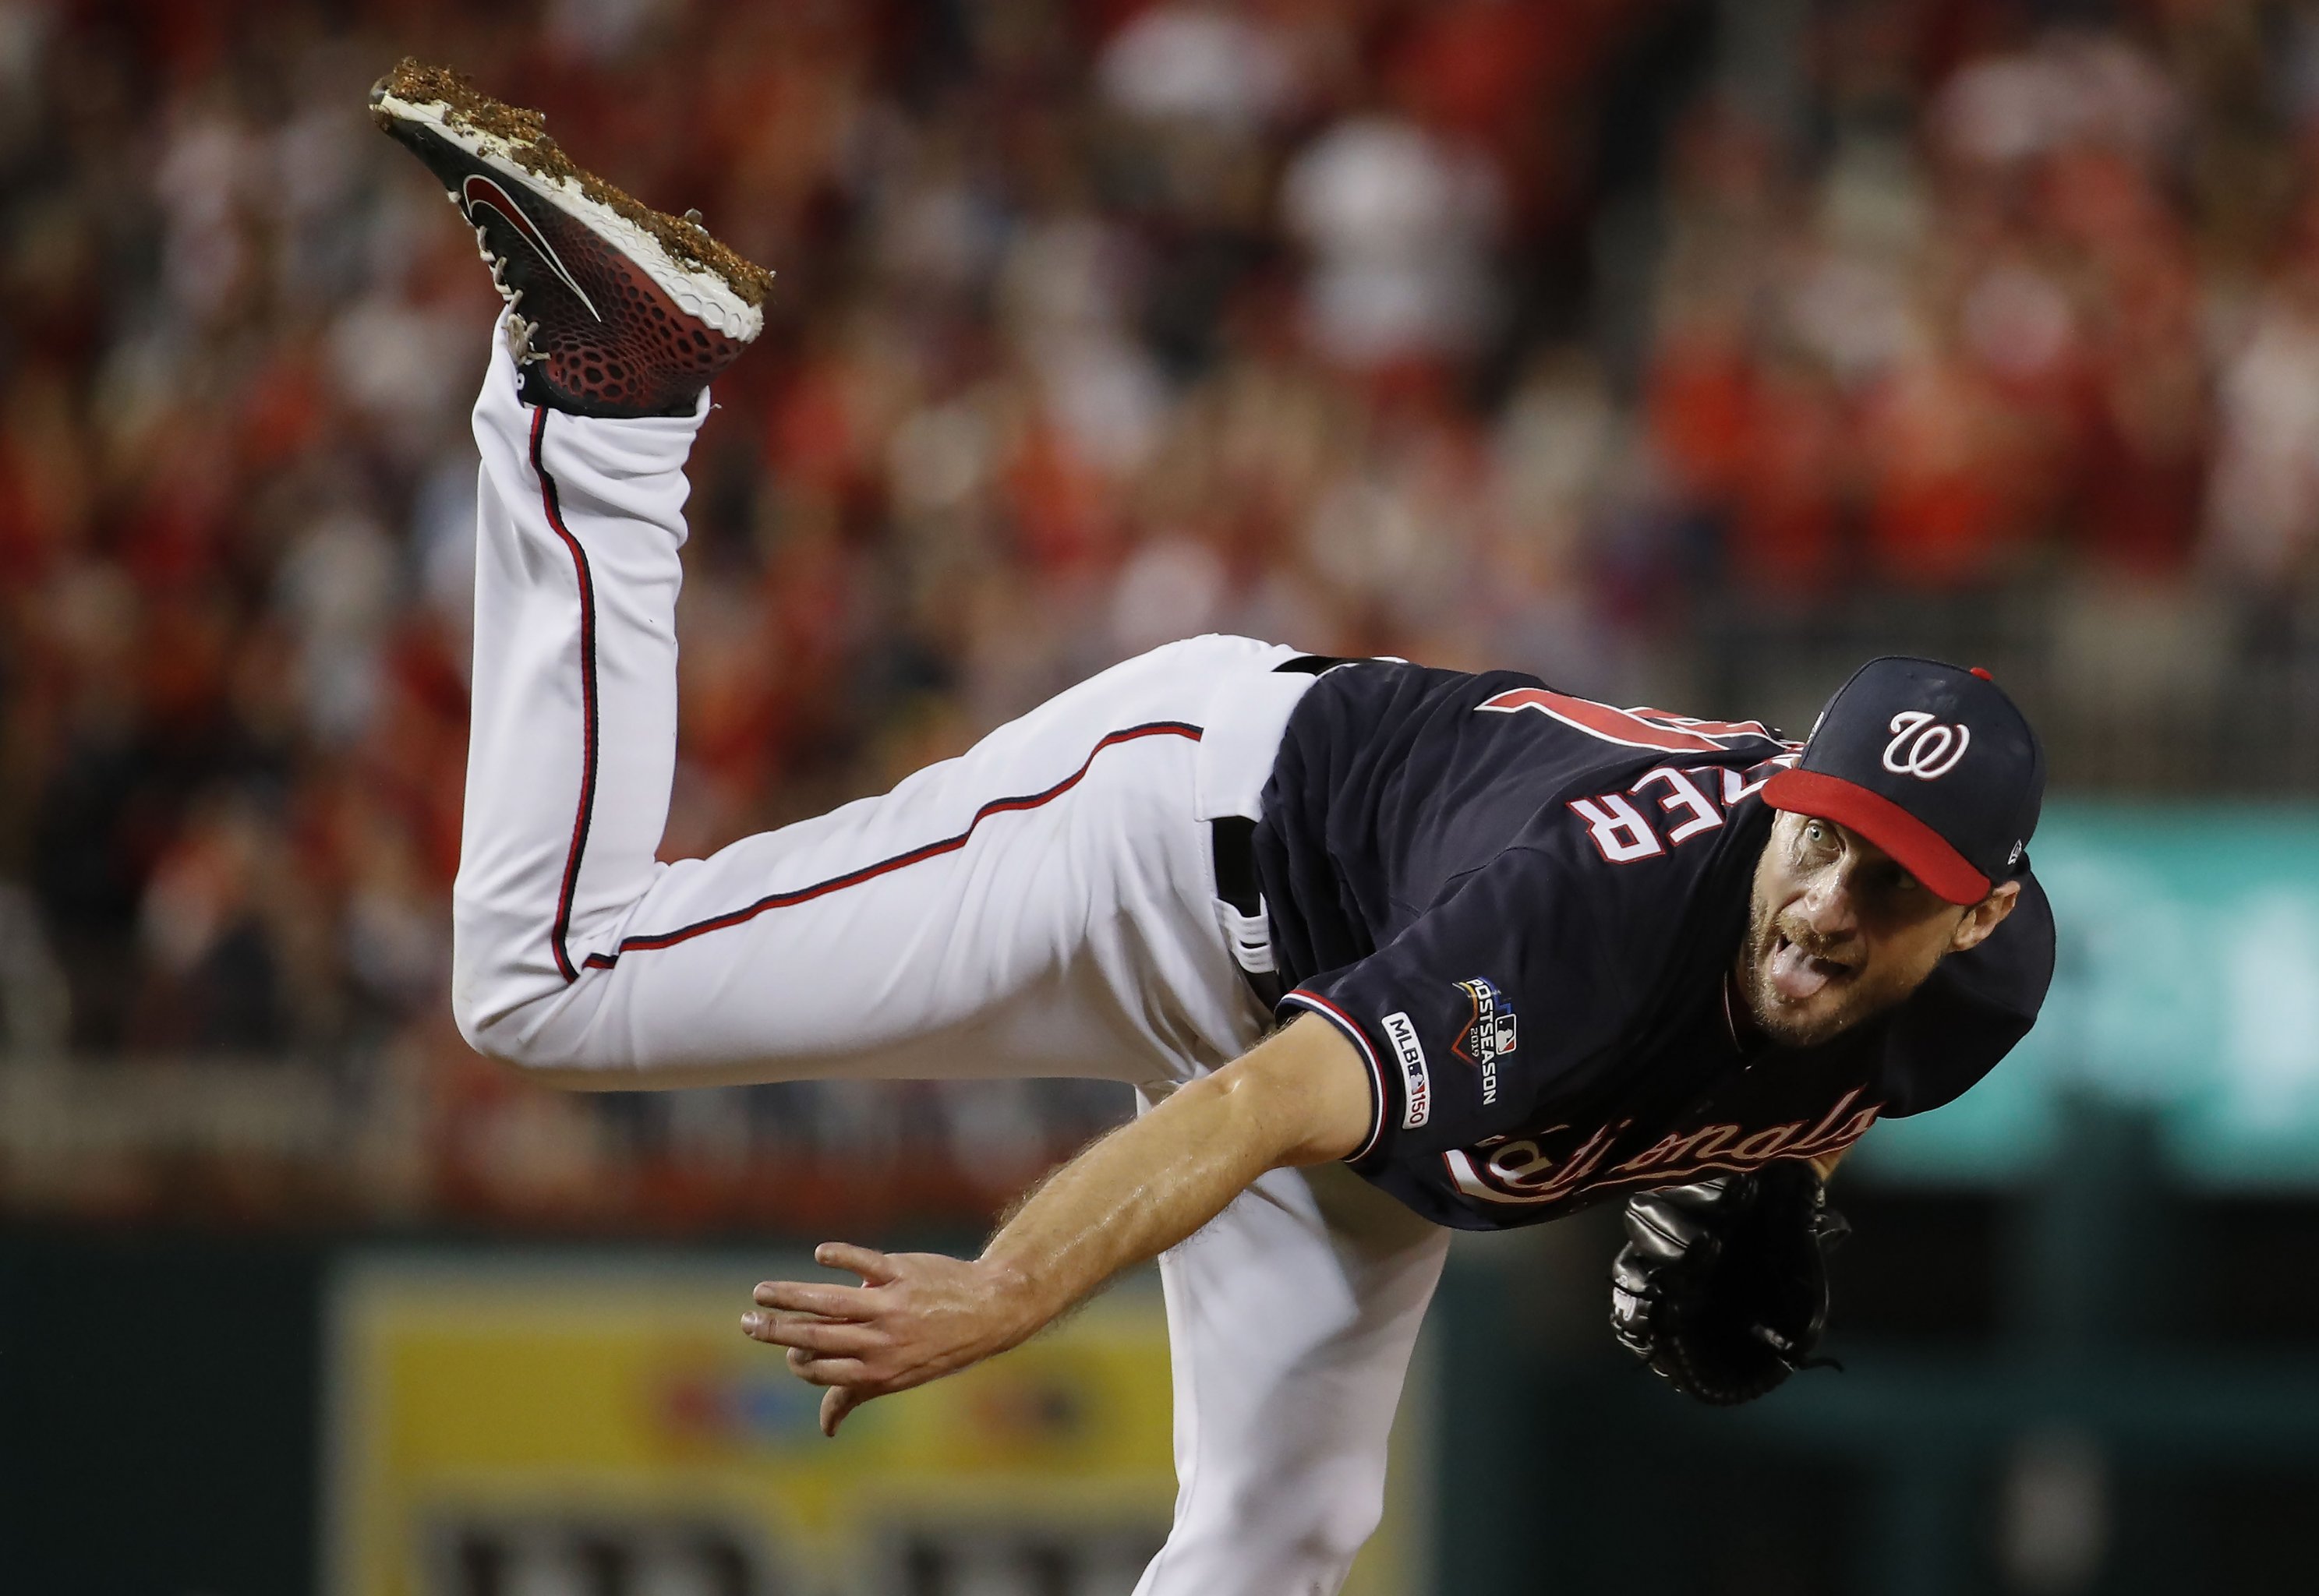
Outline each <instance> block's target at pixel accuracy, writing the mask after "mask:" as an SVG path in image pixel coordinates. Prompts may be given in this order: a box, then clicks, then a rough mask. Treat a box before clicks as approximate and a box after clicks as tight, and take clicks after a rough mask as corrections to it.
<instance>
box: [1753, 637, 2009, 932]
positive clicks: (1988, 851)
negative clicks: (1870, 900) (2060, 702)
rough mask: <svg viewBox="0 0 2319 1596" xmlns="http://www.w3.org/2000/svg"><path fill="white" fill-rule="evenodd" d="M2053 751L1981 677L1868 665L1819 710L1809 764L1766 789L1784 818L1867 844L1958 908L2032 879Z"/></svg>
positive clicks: (1920, 665)
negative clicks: (2032, 846)
mask: <svg viewBox="0 0 2319 1596" xmlns="http://www.w3.org/2000/svg"><path fill="white" fill-rule="evenodd" d="M2044 797H2045V751H2044V748H2042V747H2041V746H2039V744H2038V742H2037V734H2036V733H2035V732H2034V731H2032V730H2030V728H2029V722H2028V720H2027V719H2026V717H2023V715H2022V713H2021V711H2020V710H2019V709H2018V708H2016V707H2015V706H2014V702H2013V700H2012V699H2009V698H2008V697H2007V696H2006V694H2005V690H2004V689H2002V688H2000V687H1999V686H1998V685H1997V683H1996V682H1995V681H1991V680H1990V675H1989V672H1986V671H1982V670H1980V669H1977V668H1976V669H1973V670H1970V671H1968V670H1965V669H1963V668H1962V667H1960V666H1956V665H1944V664H1941V663H1938V662H1937V661H1935V660H1915V659H1904V658H1899V657H1887V658H1884V659H1878V660H1871V661H1869V662H1868V663H1866V664H1864V665H1863V666H1861V667H1860V669H1859V670H1857V671H1855V672H1853V673H1852V680H1851V681H1847V682H1845V684H1844V685H1843V686H1842V687H1841V688H1838V689H1837V690H1836V697H1834V698H1832V699H1829V700H1828V701H1827V708H1825V709H1823V710H1821V711H1820V717H1819V723H1818V725H1817V726H1813V727H1812V735H1811V740H1810V741H1809V743H1807V744H1804V756H1803V760H1802V762H1800V764H1798V765H1797V767H1796V768H1795V769H1793V770H1791V771H1781V772H1780V773H1779V774H1778V775H1776V776H1774V777H1773V778H1772V780H1770V782H1769V783H1767V784H1766V785H1765V787H1764V802H1765V803H1767V804H1769V805H1771V806H1772V807H1773V808H1775V809H1789V810H1792V811H1794V812H1795V813H1797V814H1799V815H1813V816H1818V817H1819V818H1821V819H1823V820H1833V821H1835V822H1836V824H1837V825H1842V826H1846V827H1849V828H1850V829H1851V830H1853V831H1856V832H1858V833H1859V834H1861V835H1862V836H1863V837H1866V838H1867V839H1868V840H1869V841H1870V842H1872V843H1875V844H1876V845H1877V846H1878V847H1879V848H1881V849H1883V850H1884V852H1887V853H1890V855H1891V856H1892V857H1893V858H1894V859H1896V860H1898V861H1899V862H1900V865H1901V867H1902V868H1903V869H1905V870H1908V873H1909V874H1910V875H1912V876H1914V877H1916V878H1917V880H1919V881H1922V882H1923V883H1924V884H1925V885H1926V887H1928V888H1931V889H1932V890H1933V891H1934V892H1936V893H1937V894H1938V895H1939V896H1940V897H1944V898H1945V899H1947V900H1948V901H1949V902H1951V903H1958V904H1969V903H1979V902H1980V901H1981V899H1982V898H1984V897H1988V896H1989V894H1990V889H1991V888H1993V887H1994V886H1995V885H1996V883H1998V882H1999V881H2002V880H2005V879H2008V877H2011V876H2013V875H2015V874H2016V873H2017V872H2018V871H2020V870H2024V869H2026V868H2027V867H2026V862H2025V861H2026V852H2025V850H2026V848H2027V847H2028V844H2029V834H2030V833H2032V832H2034V831H2035V830H2036V829H2037V811H2038V808H2039V807H2040V805H2042V804H2043V803H2044Z"/></svg>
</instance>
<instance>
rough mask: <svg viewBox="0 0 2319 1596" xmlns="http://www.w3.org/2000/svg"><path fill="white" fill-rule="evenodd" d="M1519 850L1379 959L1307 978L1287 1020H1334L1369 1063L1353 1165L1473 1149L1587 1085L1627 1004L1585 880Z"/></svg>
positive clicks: (1458, 891) (1475, 876) (1286, 1007)
mask: <svg viewBox="0 0 2319 1596" xmlns="http://www.w3.org/2000/svg"><path fill="white" fill-rule="evenodd" d="M1557 874H1558V872H1557V870H1555V868H1554V864H1553V861H1552V859H1551V857H1550V856H1548V855H1545V854H1542V853H1540V852H1537V851H1535V850H1532V849H1529V848H1520V849H1514V850H1510V851H1508V852H1505V853H1502V854H1501V855H1499V856H1498V857H1497V858H1496V859H1494V860H1493V861H1491V862H1490V863H1488V864H1486V865H1484V866H1483V867H1481V868H1480V869H1477V870H1473V871H1471V872H1469V873H1467V874H1466V876H1465V877H1463V878H1462V879H1459V880H1458V881H1457V882H1456V883H1454V884H1453V886H1452V888H1451V890H1450V891H1449V892H1448V893H1447V894H1446V895H1445V896H1444V897H1443V898H1442V899H1441V901H1439V903H1438V904H1436V905H1435V906H1433V907H1432V908H1431V909H1430V910H1428V911H1427V912H1426V913H1425V914H1423V915H1420V916H1419V917H1418V918H1417V919H1416V920H1415V921H1413V922H1412V924H1410V925H1409V926H1408V927H1407V928H1406V929H1405V930H1403V932H1402V933H1400V934H1399V935H1398V936H1396V937H1394V939H1393V940H1392V941H1391V942H1387V943H1386V944H1385V946H1383V947H1381V948H1379V949H1378V950H1377V951H1376V952H1375V953H1373V954H1371V955H1369V956H1368V957H1367V958H1366V959H1362V960H1358V961H1357V962H1355V963H1352V964H1348V965H1344V966H1340V968H1338V969H1332V970H1329V971H1326V972H1324V973H1322V974H1321V975H1318V976H1316V977H1314V978H1312V979H1310V980H1307V981H1305V982H1304V984H1303V985H1301V986H1299V987H1296V988H1295V990H1294V991H1291V992H1290V993H1288V994H1287V995H1286V996H1285V997H1284V998H1282V1000H1281V1014H1282V1017H1283V1018H1288V1017H1291V1016H1293V1015H1294V1014H1298V1013H1312V1014H1318V1015H1320V1016H1322V1018H1323V1019H1325V1020H1327V1021H1328V1022H1329V1023H1331V1024H1333V1025H1335V1026H1336V1027H1337V1028H1338V1029H1339V1030H1340V1031H1342V1032H1344V1033H1345V1035H1346V1036H1347V1037H1348V1038H1349V1040H1350V1041H1352V1043H1353V1045H1354V1047H1355V1048H1356V1049H1357V1050H1358V1051H1359V1052H1360V1054H1361V1056H1362V1059H1363V1060H1364V1061H1365V1062H1366V1063H1367V1067H1368V1069H1369V1073H1370V1080H1371V1091H1372V1101H1373V1103H1374V1105H1375V1119H1374V1122H1373V1124H1372V1129H1371V1132H1370V1135H1369V1138H1368V1140H1367V1142H1365V1143H1364V1144H1363V1145H1362V1147H1361V1148H1360V1149H1359V1150H1357V1151H1356V1152H1355V1153H1354V1154H1353V1155H1352V1156H1351V1158H1350V1159H1348V1160H1347V1162H1349V1163H1350V1164H1352V1165H1354V1166H1355V1168H1359V1169H1369V1168H1376V1167H1379V1166H1382V1165H1384V1164H1385V1163H1388V1162H1391V1161H1392V1160H1394V1159H1402V1158H1410V1157H1425V1156H1428V1155H1430V1154H1434V1153H1438V1152H1441V1151H1444V1150H1448V1149H1451V1148H1458V1147H1470V1146H1472V1145H1474V1144H1475V1143H1476V1142H1480V1141H1486V1140H1487V1139H1489V1138H1490V1137H1492V1136H1496V1135H1502V1134H1508V1133H1511V1132H1513V1131H1515V1130H1517V1129H1519V1128H1520V1127H1521V1126H1523V1125H1525V1124H1529V1123H1534V1122H1535V1120H1536V1118H1537V1116H1538V1114H1540V1113H1541V1112H1543V1111H1545V1110H1546V1109H1548V1107H1550V1106H1551V1105H1552V1104H1553V1102H1554V1100H1555V1099H1556V1097H1557V1094H1559V1093H1562V1092H1566V1091H1570V1090H1573V1089H1575V1087H1577V1086H1578V1085H1579V1084H1580V1081H1579V1077H1580V1076H1581V1075H1582V1074H1583V1070H1584V1064H1585V1062H1586V1061H1587V1060H1588V1059H1590V1058H1592V1057H1593V1056H1594V1055H1596V1054H1597V1053H1599V1052H1600V1051H1601V1050H1602V1046H1603V1045H1605V1043H1606V1042H1607V1040H1608V1039H1607V1036H1605V1035H1601V1034H1598V1032H1604V1031H1606V1030H1607V1028H1608V1027H1607V1023H1606V1016H1609V1015H1611V1014H1617V1013H1619V1012H1621V1011H1622V1010H1623V1009H1624V1007H1625V996H1626V995H1625V994H1623V993H1621V992H1616V991H1611V990H1606V989H1605V985H1604V983H1605V982H1614V981H1615V972H1611V971H1606V970H1605V969H1602V968H1601V965H1602V960H1600V959H1599V958H1598V957H1597V956H1596V952H1595V948H1594V946H1593V942H1598V941H1599V940H1600V939H1599V938H1593V939H1590V937H1589V936H1588V935H1587V934H1586V929H1587V928H1586V926H1585V923H1584V914H1583V913H1582V912H1580V911H1579V906H1577V905H1575V904H1574V902H1573V901H1572V900H1573V899H1574V897H1578V896H1581V894H1580V893H1578V892H1575V891H1574V888H1575V887H1577V886H1578V885H1579V884H1578V883H1575V882H1573V881H1571V880H1569V879H1561V880H1559V881H1557V879H1556V877H1557Z"/></svg>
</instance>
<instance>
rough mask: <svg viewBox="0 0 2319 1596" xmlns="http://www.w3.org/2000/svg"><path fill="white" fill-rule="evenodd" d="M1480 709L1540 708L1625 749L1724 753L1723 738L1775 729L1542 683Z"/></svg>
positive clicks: (1764, 735)
mask: <svg viewBox="0 0 2319 1596" xmlns="http://www.w3.org/2000/svg"><path fill="white" fill-rule="evenodd" d="M1475 708H1476V709H1486V710H1489V711H1490V712H1491V713H1493V714H1496V715H1514V714H1518V713H1520V711H1522V710H1524V709H1535V710H1537V711H1538V713H1539V714H1540V715H1547V716H1551V717H1554V718H1555V719H1556V720H1558V721H1560V722H1562V724H1563V725H1565V726H1575V727H1576V728H1577V729H1578V730H1579V731H1582V732H1584V733H1586V734H1587V735H1589V736H1594V737H1600V738H1602V741H1604V742H1605V743H1616V744H1620V746H1621V747H1625V748H1656V749H1658V750H1660V751H1661V752H1663V753H1726V752H1728V749H1727V747H1726V745H1725V744H1724V743H1723V742H1721V741H1719V739H1723V738H1731V737H1761V738H1763V739H1764V740H1765V741H1767V742H1769V741H1771V740H1772V734H1771V733H1770V732H1769V731H1767V730H1766V729H1765V728H1764V725H1763V723H1762V722H1760V721H1754V720H1693V719H1692V718H1690V717H1687V716H1682V715H1669V714H1668V713H1667V712H1666V711H1665V710H1664V709H1613V708H1611V706H1610V705H1608V704H1598V703H1596V702H1594V701H1593V699H1574V698H1572V697H1571V696H1570V695H1569V694H1568V693H1558V692H1553V691H1550V690H1548V689H1546V688H1542V687H1518V688H1515V689H1514V690H1512V691H1511V692H1502V693H1500V694H1498V696H1497V697H1495V698H1493V699H1484V700H1483V701H1482V702H1481V703H1479V704H1477V705H1475Z"/></svg>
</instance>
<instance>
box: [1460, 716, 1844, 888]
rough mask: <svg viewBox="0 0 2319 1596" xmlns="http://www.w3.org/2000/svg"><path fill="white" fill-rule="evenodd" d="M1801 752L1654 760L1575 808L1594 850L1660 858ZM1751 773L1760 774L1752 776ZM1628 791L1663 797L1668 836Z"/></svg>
mask: <svg viewBox="0 0 2319 1596" xmlns="http://www.w3.org/2000/svg"><path fill="white" fill-rule="evenodd" d="M1502 696H1503V695H1502ZM1797 757H1798V756H1797V755H1796V754H1794V753H1782V754H1777V755H1775V756H1773V758H1772V759H1770V760H1767V761H1765V762H1764V763H1763V764H1760V765H1757V766H1756V767H1755V769H1754V770H1751V771H1735V770H1732V769H1730V768H1728V766H1726V767H1720V768H1719V767H1714V766H1710V767H1708V768H1707V769H1704V770H1695V771H1683V770H1677V769H1676V768H1675V767H1674V766H1673V765H1655V766H1653V767H1652V768H1651V769H1649V770H1647V771H1644V772H1643V773H1642V775H1641V777H1640V778H1639V779H1638V780H1636V782H1635V784H1634V785H1633V786H1631V787H1629V788H1628V789H1627V790H1626V792H1623V793H1620V792H1602V793H1597V794H1595V795H1594V796H1593V798H1573V799H1572V800H1571V802H1570V812H1571V813H1572V814H1574V815H1575V816H1578V818H1579V819H1581V820H1583V821H1584V822H1585V823H1586V834H1587V835H1588V836H1589V837H1591V838H1592V839H1593V843H1594V848H1595V851H1596V852H1599V853H1601V854H1602V857H1603V858H1604V859H1606V860H1608V861H1610V862H1611V863H1612V864H1632V863H1634V862H1635V861H1637V860H1638V859H1656V858H1657V857H1659V856H1660V855H1661V854H1663V853H1665V852H1666V851H1667V850H1668V849H1670V848H1680V847H1681V846H1683V843H1688V842H1689V841H1691V839H1692V838H1693V837H1697V836H1704V835H1706V834H1708V833H1709V832H1711V831H1715V830H1717V829H1719V828H1720V827H1721V825H1723V816H1724V812H1725V811H1726V810H1728V809H1729V808H1730V807H1731V806H1732V805H1734V804H1736V803H1737V802H1738V801H1739V800H1740V799H1741V798H1747V797H1750V796H1752V795H1753V794H1755V793H1757V792H1760V791H1762V790H1763V787H1764V782H1766V781H1768V780H1771V779H1772V767H1774V766H1785V765H1791V764H1793V763H1794V762H1796V759H1797ZM1759 771H1760V772H1762V773H1761V774H1760V775H1759V774H1757V772H1759ZM1710 776H1717V777H1719V778H1720V782H1719V788H1720V790H1721V793H1722V800H1723V801H1722V803H1721V805H1720V806H1719V805H1718V804H1717V802H1716V800H1715V798H1714V797H1713V796H1712V794H1711V793H1710V789H1709V788H1708V787H1707V786H1706V785H1704V784H1703V783H1704V780H1705V779H1706V778H1708V777H1710ZM1749 777H1755V780H1748V778H1749ZM1629 794H1633V795H1635V796H1636V797H1653V798H1656V799H1657V800H1658V807H1660V809H1662V810H1664V811H1665V814H1666V815H1667V816H1668V819H1669V820H1670V821H1671V822H1672V824H1671V825H1669V826H1668V828H1667V834H1666V836H1665V838H1664V839H1662V838H1661V837H1660V835H1659V834H1658V831H1657V830H1656V827H1655V826H1654V825H1653V824H1652V822H1651V820H1650V819H1649V818H1648V817H1647V816H1645V815H1644V813H1643V811H1642V810H1641V809H1639V808H1638V807H1636V806H1635V804H1634V802H1633V800H1632V798H1629V796H1628V795H1629Z"/></svg>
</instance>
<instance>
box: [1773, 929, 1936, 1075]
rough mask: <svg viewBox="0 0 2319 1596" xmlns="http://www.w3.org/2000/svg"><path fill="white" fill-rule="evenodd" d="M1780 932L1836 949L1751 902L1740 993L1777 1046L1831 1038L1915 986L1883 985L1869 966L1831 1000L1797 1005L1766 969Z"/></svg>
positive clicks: (1816, 949)
mask: <svg viewBox="0 0 2319 1596" xmlns="http://www.w3.org/2000/svg"><path fill="white" fill-rule="evenodd" d="M1782 935H1784V936H1785V937H1786V938H1787V939H1788V941H1789V942H1792V943H1794V944H1795V945H1796V946H1798V947H1800V948H1801V949H1802V950H1803V951H1806V952H1807V953H1813V954H1827V955H1833V954H1835V953H1836V952H1837V951H1838V950H1836V949H1832V948H1828V947H1826V946H1824V945H1823V944H1822V942H1821V939H1820V938H1818V936H1816V935H1814V934H1813V933H1811V932H1810V931H1809V930H1808V929H1806V928H1805V927H1803V926H1800V925H1796V924H1782V923H1781V919H1780V915H1779V913H1778V911H1777V910H1775V909H1773V908H1772V907H1771V906H1769V905H1765V904H1755V905H1752V906H1750V907H1749V910H1748V917H1747V939H1746V945H1745V947H1744V949H1743V950H1742V953H1741V957H1740V960H1739V972H1738V974H1739V996H1740V998H1741V1000H1742V1001H1743V1002H1744V1003H1745V1004H1746V1009H1747V1017H1748V1018H1749V1019H1751V1020H1753V1021H1754V1022H1755V1028H1756V1029H1757V1030H1759V1031H1761V1032H1763V1033H1764V1035H1765V1036H1766V1037H1768V1038H1770V1039H1771V1041H1773V1043H1774V1044H1775V1045H1777V1046H1780V1047H1783V1048H1812V1047H1818V1046H1819V1045H1821V1044H1822V1043H1823V1042H1828V1041H1834V1040H1836V1038H1837V1037H1838V1036H1841V1035H1842V1034H1843V1033H1844V1032H1846V1031H1849V1030H1850V1029H1852V1027H1854V1025H1857V1024H1859V1023H1861V1022H1863V1021H1864V1020H1870V1019H1873V1018H1874V1017H1875V1016H1876V1015H1878V1014H1881V1013H1883V1012H1884V1011H1885V1010H1886V1009H1889V1008H1891V1007H1893V1006H1894V1005H1897V1004H1899V1002H1900V1001H1901V999H1903V998H1905V997H1907V996H1908V994H1909V993H1910V992H1912V991H1914V990H1915V989H1916V987H1917V982H1916V981H1908V982H1907V983H1906V984H1905V985H1902V986H1901V987H1899V990H1897V991H1895V990H1887V989H1886V987H1887V986H1888V984H1889V983H1888V982H1885V981H1880V980H1878V979H1877V978H1876V975H1875V972H1874V971H1873V970H1867V969H1863V970H1859V971H1856V972H1854V974H1853V975H1851V976H1850V977H1848V978H1845V981H1844V985H1843V987H1841V989H1840V990H1838V991H1837V992H1836V995H1835V1000H1834V1001H1832V1002H1818V1001H1811V1000H1807V1002H1805V1003H1804V1004H1802V1005H1797V1004H1791V1003H1790V1002H1789V1001H1788V1000H1787V999H1786V998H1784V997H1782V996H1780V994H1779V991H1778V990H1777V989H1776V988H1775V987H1773V985H1772V978H1771V971H1770V969H1769V965H1770V960H1771V954H1772V950H1773V946H1774V945H1775V944H1776V943H1777V942H1778V940H1779V939H1780V937H1782ZM1846 951H1849V950H1846ZM1854 956H1855V957H1856V956H1857V955H1856V953H1855V955H1854Z"/></svg>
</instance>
